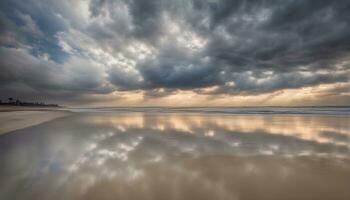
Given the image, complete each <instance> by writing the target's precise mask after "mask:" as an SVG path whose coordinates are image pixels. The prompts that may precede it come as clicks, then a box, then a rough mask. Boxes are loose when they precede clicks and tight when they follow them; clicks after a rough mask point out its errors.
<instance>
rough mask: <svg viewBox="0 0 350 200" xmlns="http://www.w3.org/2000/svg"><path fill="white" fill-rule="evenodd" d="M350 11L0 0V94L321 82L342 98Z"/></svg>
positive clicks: (240, 90) (338, 5) (249, 4)
mask: <svg viewBox="0 0 350 200" xmlns="http://www.w3.org/2000/svg"><path fill="white" fill-rule="evenodd" d="M349 9H350V2H349V1H346V0H339V1H322V0H320V1H311V0H310V1H309V0H307V1H305V0H293V1H292V0H287V1H278V2H276V1H268V0H266V1H243V0H241V1H238V0H237V1H231V0H205V1H203V0H192V1H179V0H154V1H142V0H82V1H70V0H62V1H53V0H28V1H26V2H23V1H22V0H11V1H10V0H4V1H1V2H0V69H1V74H0V83H1V86H0V89H1V92H0V94H1V96H3V97H6V95H14V96H19V97H24V98H30V96H32V95H33V94H41V95H43V96H44V98H47V99H61V100H62V101H67V102H69V101H72V99H84V98H85V99H86V98H87V99H89V98H90V99H91V101H96V99H94V98H92V97H94V96H96V95H98V96H105V97H103V98H106V99H107V98H111V97H108V96H110V95H111V94H117V95H116V96H115V97H114V98H116V99H118V98H121V95H118V94H119V93H120V94H122V93H125V92H128V93H130V94H131V93H142V95H143V98H144V99H146V100H148V99H152V98H153V99H154V98H160V97H164V96H165V97H166V96H169V95H174V94H177V93H179V92H181V91H185V92H186V91H191V92H192V93H193V94H194V95H205V96H206V97H208V98H216V97H219V96H223V95H225V96H230V97H235V96H247V95H248V96H249V95H262V94H275V93H278V92H281V91H284V90H288V89H300V88H307V87H317V86H320V85H327V86H329V88H328V89H326V91H323V92H322V95H327V94H332V95H333V96H334V95H335V96H336V98H338V99H341V100H340V102H344V101H345V100H347V99H349V92H350V91H349V86H350V84H349V77H350V76H349V75H350V67H349V66H350V60H349V56H350V55H349V54H350V37H349V35H350V20H349V19H350V14H349V12H348V10H349ZM315 95H318V96H317V97H318V98H322V95H320V94H315ZM100 100H101V99H100ZM102 101H103V100H102ZM324 103H325V104H332V103H334V104H337V103H336V102H332V101H331V100H329V101H328V102H324Z"/></svg>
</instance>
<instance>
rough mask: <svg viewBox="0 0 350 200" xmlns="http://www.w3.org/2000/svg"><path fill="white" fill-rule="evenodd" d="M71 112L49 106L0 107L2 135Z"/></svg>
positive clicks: (0, 131) (0, 130)
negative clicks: (52, 108) (50, 108)
mask: <svg viewBox="0 0 350 200" xmlns="http://www.w3.org/2000/svg"><path fill="white" fill-rule="evenodd" d="M68 114H69V112H65V111H58V110H49V109H48V108H45V109H41V108H16V107H10V106H8V107H4V106H1V108H0V135H1V134H5V133H8V132H11V131H14V130H18V129H23V128H26V127H31V126H34V125H38V124H41V123H44V122H48V121H51V120H53V119H56V118H60V117H64V116H67V115H68Z"/></svg>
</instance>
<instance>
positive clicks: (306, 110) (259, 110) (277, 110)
mask: <svg viewBox="0 0 350 200" xmlns="http://www.w3.org/2000/svg"><path fill="white" fill-rule="evenodd" d="M66 109H68V110H70V111H72V112H147V113H180V112H189V113H221V114H223V113H224V114H225V113H226V114H326V115H350V106H303V107H273V106H271V107H99V108H66Z"/></svg>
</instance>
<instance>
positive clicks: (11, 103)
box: [0, 97, 59, 107]
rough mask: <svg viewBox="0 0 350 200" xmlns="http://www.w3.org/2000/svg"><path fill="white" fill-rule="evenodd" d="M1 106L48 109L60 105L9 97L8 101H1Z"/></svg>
mask: <svg viewBox="0 0 350 200" xmlns="http://www.w3.org/2000/svg"><path fill="white" fill-rule="evenodd" d="M0 105H9V106H48V107H58V106H59V105H58V104H46V103H43V102H25V101H21V100H19V99H16V100H15V99H14V98H12V97H9V98H8V99H7V101H2V100H1V99H0Z"/></svg>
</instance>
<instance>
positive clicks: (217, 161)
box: [0, 112, 350, 200]
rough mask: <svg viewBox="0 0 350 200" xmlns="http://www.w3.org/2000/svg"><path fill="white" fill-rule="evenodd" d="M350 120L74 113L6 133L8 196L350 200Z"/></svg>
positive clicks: (0, 192) (3, 189)
mask: <svg viewBox="0 0 350 200" xmlns="http://www.w3.org/2000/svg"><path fill="white" fill-rule="evenodd" d="M18 115H20V113H19V114H18ZM28 115H30V114H28ZM349 120H350V118H349V116H348V115H303V114H289V115H281V114H278V115H259V114H250V115H243V114H236V115H230V114H220V113H210V114H209V113H142V112H132V113H130V112H109V113H106V112H81V113H72V114H70V115H66V116H63V117H60V118H56V119H53V120H51V121H48V122H45V123H41V124H39V125H36V126H32V127H27V128H23V129H20V130H16V131H12V132H11V133H9V134H2V135H0V159H1V160H2V163H3V164H1V165H0V199H26V200H27V199H29V200H31V199H33V200H34V199H77V200H80V199H102V200H103V199H243V200H245V199H248V200H250V199H262V200H264V199H321V200H322V199H334V200H337V199H339V200H343V199H344V200H348V199H349V198H350V190H349V186H350V160H349V155H350V148H349V147H350V128H349V122H350V121H349Z"/></svg>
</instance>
